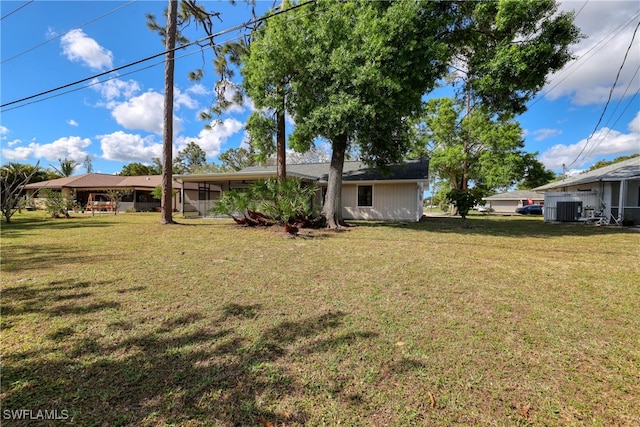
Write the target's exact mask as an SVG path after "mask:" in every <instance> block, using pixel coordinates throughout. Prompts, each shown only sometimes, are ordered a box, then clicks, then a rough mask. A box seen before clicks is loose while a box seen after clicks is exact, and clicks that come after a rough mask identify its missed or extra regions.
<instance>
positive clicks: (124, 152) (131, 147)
mask: <svg viewBox="0 0 640 427" xmlns="http://www.w3.org/2000/svg"><path fill="white" fill-rule="evenodd" d="M98 139H99V140H100V148H101V149H102V157H103V158H104V159H107V160H117V161H122V162H145V163H148V162H150V161H151V159H152V158H153V157H162V143H161V142H156V141H155V139H154V137H153V136H148V137H145V138H143V137H141V136H140V135H134V134H129V133H125V132H122V131H117V132H114V133H111V134H108V135H98Z"/></svg>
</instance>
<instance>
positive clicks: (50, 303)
mask: <svg viewBox="0 0 640 427" xmlns="http://www.w3.org/2000/svg"><path fill="white" fill-rule="evenodd" d="M110 283H111V282H109V281H97V282H91V283H90V282H69V283H65V284H62V283H58V282H54V283H51V284H49V285H44V286H41V287H37V288H34V287H29V286H25V285H21V286H13V287H7V288H4V289H3V290H2V317H3V320H8V321H9V320H11V317H12V316H22V315H24V314H29V313H38V314H45V315H47V316H65V315H82V314H88V313H92V312H97V311H101V310H105V309H110V308H117V307H118V306H119V304H118V303H117V302H115V301H104V300H98V301H96V300H94V299H91V300H90V301H91V302H87V301H88V299H89V298H91V297H93V296H94V293H93V292H90V291H88V290H86V289H87V288H90V287H94V286H97V287H100V286H103V285H109V284H110ZM79 290H82V291H79Z"/></svg>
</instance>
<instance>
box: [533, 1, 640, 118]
mask: <svg viewBox="0 0 640 427" xmlns="http://www.w3.org/2000/svg"><path fill="white" fill-rule="evenodd" d="M638 15H640V11H638V12H636V13H635V14H633V15H632V16H630V17H629V18H627V19H626V20H625V21H624V22H623V23H622V24H620V25H619V26H618V27H617V28H615V29H614V30H613V31H612V32H611V33H609V34H608V35H607V36H606V37H604V38H603V39H601V40H600V41H599V42H598V43H596V44H595V45H593V46H592V47H591V49H589V50H588V51H586V52H585V53H584V54H583V55H582V56H581V57H580V58H578V59H577V60H576V61H574V62H573V63H571V64H569V66H568V67H565V68H563V69H562V73H567V72H568V71H569V70H571V69H572V68H573V67H575V66H577V68H576V69H574V70H572V71H571V72H569V73H568V74H566V75H565V76H564V77H562V78H561V79H560V81H558V82H557V83H555V84H554V85H553V86H551V87H550V88H549V89H547V90H546V91H544V92H542V93H540V94H539V95H538V96H537V97H536V99H534V100H533V101H532V102H531V104H529V108H531V107H533V106H534V105H535V104H537V103H538V101H540V100H541V99H543V98H544V97H545V96H546V95H548V94H549V93H550V92H551V91H553V90H554V89H555V88H557V87H558V86H560V84H561V83H562V82H564V81H565V80H566V79H568V78H569V77H570V76H571V75H572V74H573V73H575V72H576V71H577V70H578V69H580V67H582V66H583V64H581V63H580V62H581V61H583V62H584V61H586V60H587V58H588V57H590V56H592V55H595V54H596V52H597V51H599V50H600V49H603V48H604V47H605V46H606V45H607V44H609V43H611V42H612V41H613V40H614V38H615V36H617V35H618V34H619V33H621V32H622V30H624V28H625V27H626V26H627V25H629V24H631V23H632V22H633V20H634V19H635V18H636V17H637V16H638ZM603 43H604V44H603ZM600 45H602V46H600ZM557 77H559V75H558V76H557ZM549 83H551V82H549Z"/></svg>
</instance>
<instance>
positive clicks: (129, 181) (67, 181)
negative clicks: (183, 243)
mask: <svg viewBox="0 0 640 427" xmlns="http://www.w3.org/2000/svg"><path fill="white" fill-rule="evenodd" d="M159 185H162V175H149V176H121V175H108V174H102V173H84V174H81V175H73V176H68V177H65V178H58V179H51V180H49V181H42V182H33V183H31V184H27V185H25V186H24V188H26V189H34V190H35V189H39V188H54V189H59V188H76V189H77V188H86V189H89V188H105V189H107V188H155V187H157V186H159Z"/></svg>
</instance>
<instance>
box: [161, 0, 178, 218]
mask: <svg viewBox="0 0 640 427" xmlns="http://www.w3.org/2000/svg"><path fill="white" fill-rule="evenodd" d="M177 16H178V0H169V16H168V17H167V34H166V50H167V54H166V59H165V64H164V126H163V127H164V129H163V138H162V219H161V220H160V223H161V224H172V223H173V209H172V190H173V189H172V188H171V185H172V184H171V182H172V181H173V171H172V167H173V152H172V151H173V70H174V62H173V59H174V56H175V53H174V51H173V49H174V48H175V47H176V30H177V29H176V27H177Z"/></svg>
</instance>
